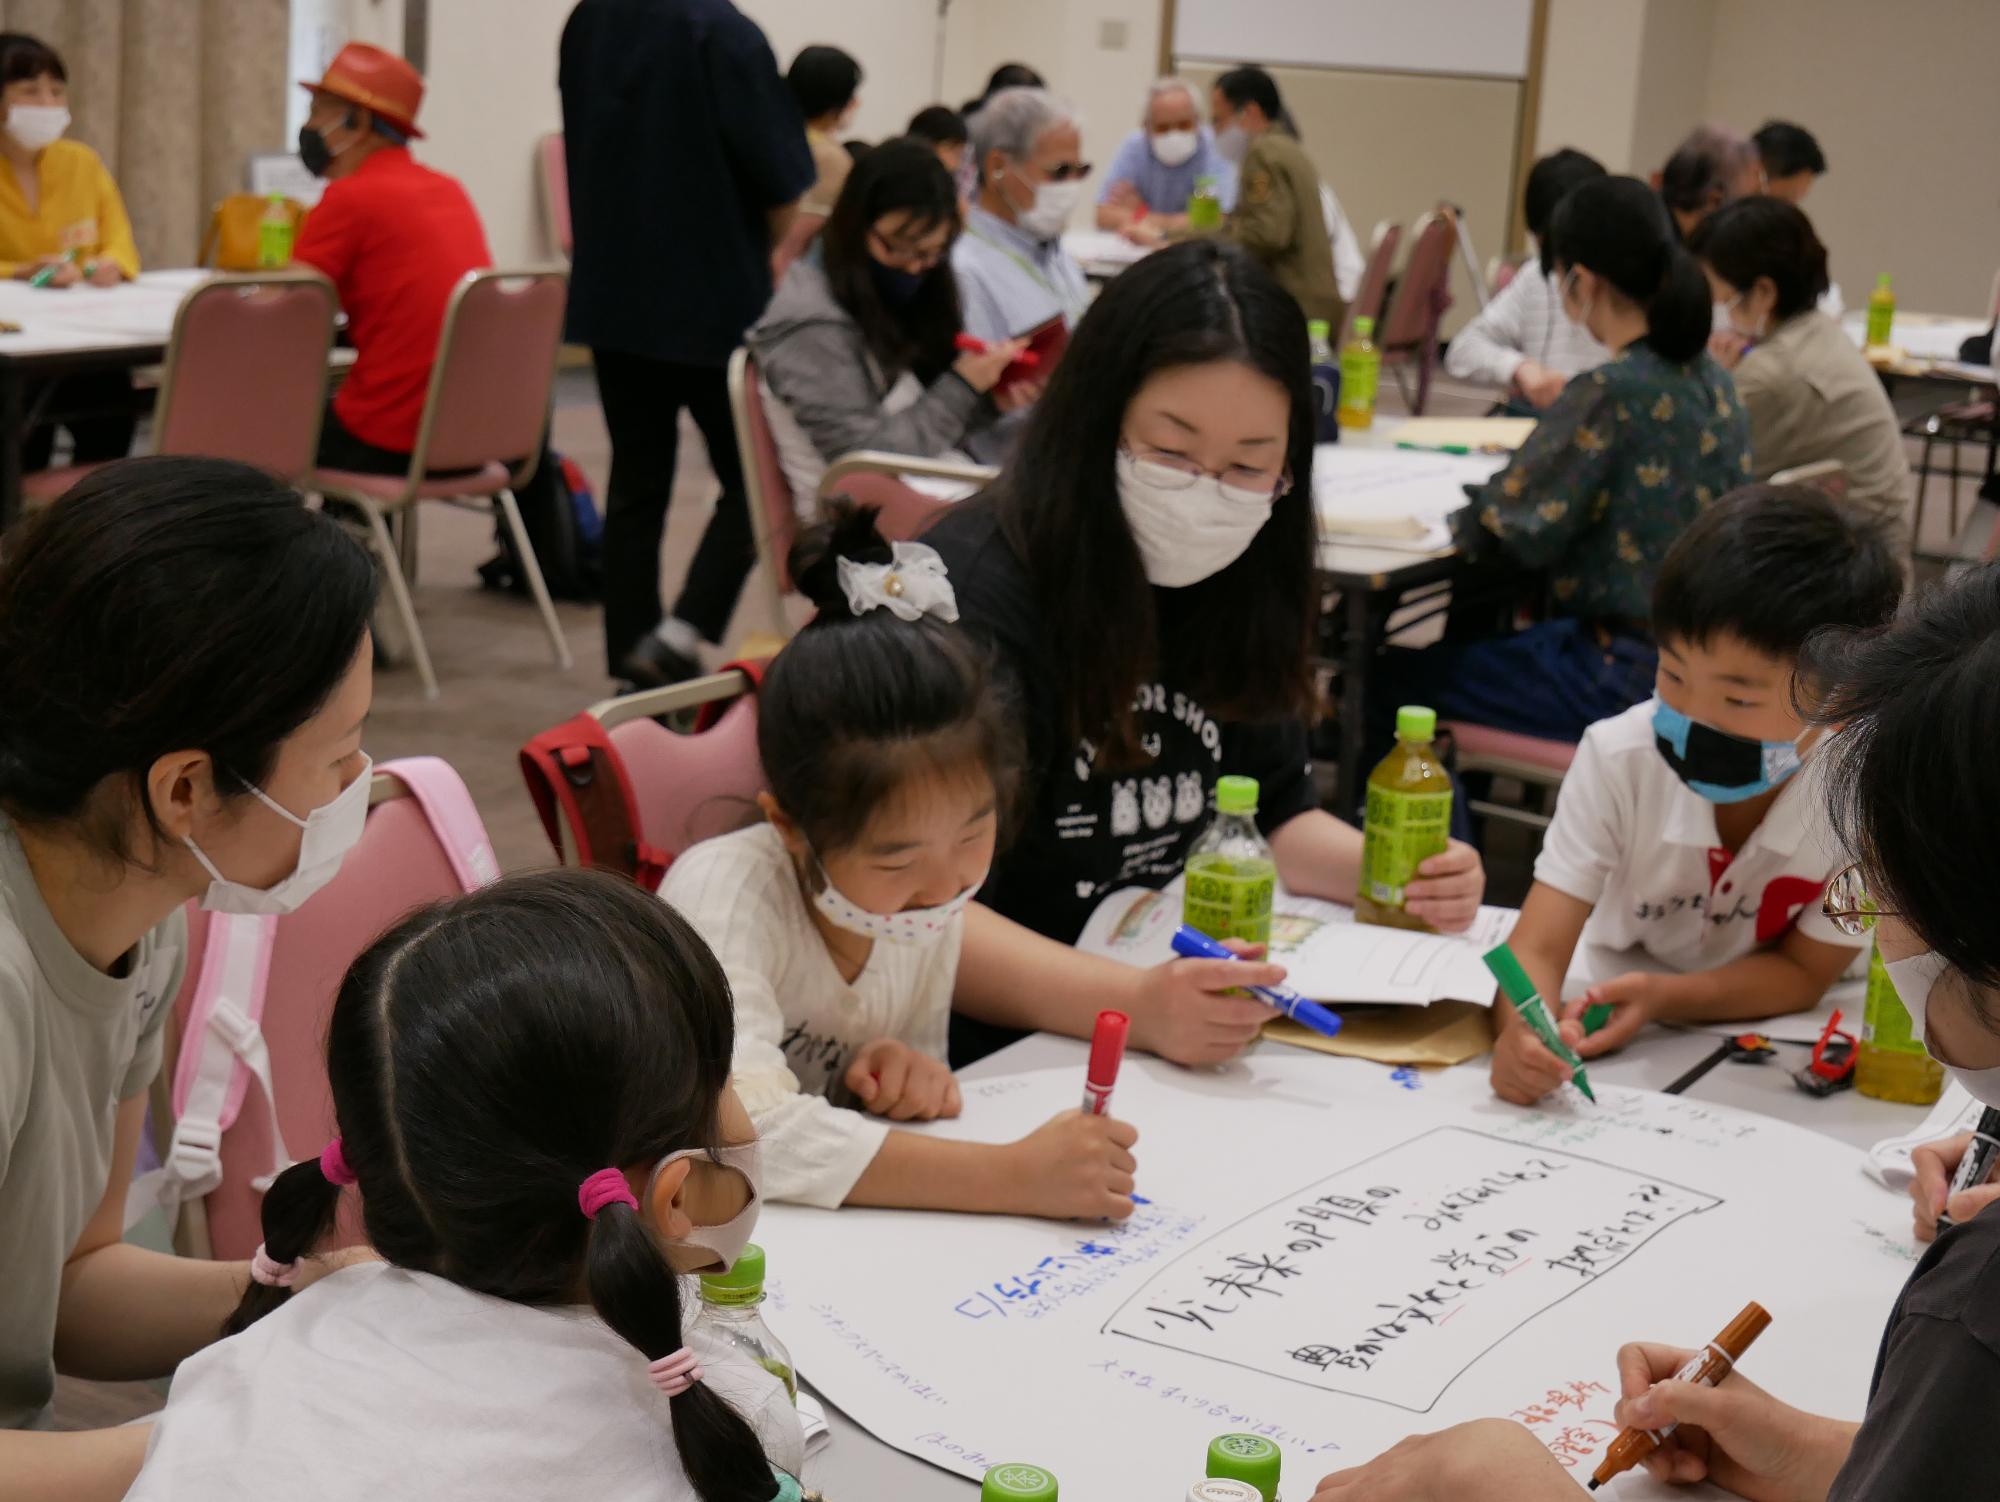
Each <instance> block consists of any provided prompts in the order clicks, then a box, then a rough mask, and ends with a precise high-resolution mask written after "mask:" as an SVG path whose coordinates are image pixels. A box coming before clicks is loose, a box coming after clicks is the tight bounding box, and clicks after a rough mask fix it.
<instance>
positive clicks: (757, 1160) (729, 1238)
mask: <svg viewBox="0 0 2000 1502" xmlns="http://www.w3.org/2000/svg"><path fill="white" fill-rule="evenodd" d="M682 1158H699V1159H701V1160H702V1161H703V1162H705V1163H714V1162H715V1161H716V1159H717V1158H719V1159H721V1161H722V1166H723V1167H724V1168H733V1169H735V1170H736V1171H737V1172H738V1173H740V1174H741V1175H743V1181H744V1182H745V1183H746V1184H748V1185H749V1186H750V1202H749V1203H748V1204H746V1205H745V1206H744V1207H743V1208H742V1209H741V1210H738V1211H737V1212H736V1214H735V1216H734V1217H732V1218H731V1219H729V1220H726V1221H724V1222H723V1223H722V1224H721V1225H719V1226H696V1227H695V1228H694V1229H693V1230H692V1231H689V1232H688V1233H687V1235H685V1236H676V1237H671V1238H667V1239H666V1240H667V1245H668V1246H684V1247H688V1248H690V1249H692V1250H694V1251H697V1252H707V1253H708V1254H709V1255H710V1256H711V1257H713V1258H714V1259H715V1260H716V1262H717V1263H719V1264H720V1265H721V1270H722V1271H723V1272H728V1271H729V1269H730V1268H732V1267H734V1266H735V1265H736V1259H737V1258H738V1257H740V1256H742V1255H743V1248H745V1247H746V1246H748V1245H749V1244H750V1238H751V1237H752V1236H754V1235H755V1234H756V1233H757V1215H758V1212H759V1211H760V1210H762V1209H763V1207H764V1150H763V1147H762V1145H761V1144H760V1143H757V1142H738V1143H733V1144H730V1145H728V1146H725V1147H722V1148H719V1149H717V1151H716V1155H715V1158H711V1157H709V1155H708V1153H707V1151H706V1150H705V1149H703V1148H699V1147H686V1148H682V1149H681V1150H680V1151H679V1152H677V1153H668V1154H667V1155H666V1156H665V1157H664V1158H662V1159H660V1161H659V1162H658V1163H655V1164H654V1165H653V1172H652V1173H651V1175H650V1176H648V1178H647V1180H646V1200H645V1203H646V1204H647V1205H649V1206H650V1205H651V1204H652V1203H653V1185H654V1183H655V1181H657V1180H658V1178H659V1177H660V1170H661V1169H663V1168H665V1167H666V1166H667V1165H668V1164H669V1163H678V1162H679V1161H680V1160H681V1159H682ZM695 1271H697V1272H713V1271H715V1269H714V1268H711V1267H709V1266H707V1265H706V1264H704V1265H702V1266H701V1267H698V1268H696V1269H695Z"/></svg>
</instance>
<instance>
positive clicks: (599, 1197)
mask: <svg viewBox="0 0 2000 1502" xmlns="http://www.w3.org/2000/svg"><path fill="white" fill-rule="evenodd" d="M606 1205H630V1206H631V1207H632V1208H633V1209H634V1210H636V1209H638V1208H639V1197H638V1196H637V1195H636V1194H634V1193H633V1192H632V1186H631V1185H630V1184H628V1183H626V1182H625V1175H624V1174H623V1173H621V1172H620V1171H619V1170H618V1169H615V1168H600V1169H598V1170H597V1172H596V1173H594V1174H592V1175H591V1176H590V1177H589V1178H587V1179H585V1180H584V1181H583V1182H582V1183H581V1184H579V1185H577V1186H576V1207H577V1209H579V1210H581V1211H582V1212H583V1218H584V1219H585V1220H595V1219H597V1212H598V1211H600V1210H602V1209H603V1208H604V1207H605V1206H606Z"/></svg>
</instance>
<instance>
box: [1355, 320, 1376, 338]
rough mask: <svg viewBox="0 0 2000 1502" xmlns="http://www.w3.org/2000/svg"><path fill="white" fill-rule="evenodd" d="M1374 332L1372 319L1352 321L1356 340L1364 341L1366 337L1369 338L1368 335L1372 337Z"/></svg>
mask: <svg viewBox="0 0 2000 1502" xmlns="http://www.w3.org/2000/svg"><path fill="white" fill-rule="evenodd" d="M1374 332H1375V320H1374V319H1372V318H1357V319H1355V320H1354V337H1355V338H1357V339H1366V338H1368V337H1369V336H1370V335H1372V334H1373V333H1374Z"/></svg>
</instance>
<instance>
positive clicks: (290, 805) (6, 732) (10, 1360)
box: [0, 458, 375, 1499]
mask: <svg viewBox="0 0 2000 1502" xmlns="http://www.w3.org/2000/svg"><path fill="white" fill-rule="evenodd" d="M374 599H375V572H374V568H373V566H372V565H371V563H370V561H369V559H368V555H367V553H366V552H365V551H364V550H363V549H362V548H361V547H360V546H359V545H358V544H357V543H355V542H354V541H353V540H352V539H350V538H349V537H348V536H347V535H346V534H345V533H343V532H342V531H341V529H340V528H339V527H338V526H337V525H336V524H335V523H334V522H332V521H331V520H329V519H328V518H326V517H325V516H323V515H321V514H320V513H318V512H314V511H308V510H307V509H306V508H305V506H304V504H303V502H302V501H301V499H300V497H299V495H298V494H297V493H296V492H295V491H293V490H291V489H290V488H288V487H286V486H284V485H282V484H280V483H278V482H277V481H274V480H272V479H271V478H269V477H268V476H266V475H264V474H263V473H262V472H260V471H257V470H254V469H251V468H248V467H247V466H244V465H239V464H233V463H228V462H226V461H222V460H210V459H186V458H159V459H135V460H130V461H127V462H125V463H122V464H116V465H108V466H106V467H104V468H103V469H100V470H98V471H96V472H95V473H93V474H91V475H90V476H88V477H87V478H85V479H84V480H83V481H81V482H80V483H79V484H78V485H77V486H76V487H75V488H74V489H73V490H71V491H70V492H69V493H68V494H67V495H66V496H64V498H63V500H62V502H61V504H59V505H56V506H53V507H50V508H49V509H48V510H46V511H44V512H42V513H40V514H39V515H37V516H36V517H34V518H33V519H32V520H31V521H30V522H29V523H28V524H27V525H26V527H24V528H23V529H22V530H21V531H20V532H19V533H18V534H17V535H15V536H14V537H12V538H10V539H9V545H8V548H7V554H6V561H5V566H4V568H0V703H4V704H5V705H6V717H5V721H4V723H0V1287H4V1288H5V1289H6V1294H5V1297H4V1298H0V1476H4V1477H6V1478H7V1483H6V1486H5V1487H4V1488H0V1489H4V1490H6V1491H7V1494H8V1496H9V1497H10V1499H11V1498H20V1497H26V1498H40V1497H62V1498H64V1499H78V1498H85V1499H87V1498H92V1497H98V1496H103V1497H117V1496H120V1495H122V1494H123V1492H124V1490H125V1487H126V1485H127V1484H128V1483H129V1482H130V1480H131V1478H132V1474H133V1472H134V1471H135V1470H136V1468H137V1466H138V1462H139V1458H140V1454H141V1452H142V1450H143V1448H144V1446H145V1441H146V1435H145V1430H144V1429H143V1428H142V1427H131V1428H124V1429H117V1430H106V1431H100V1432H86V1433H80V1434H75V1433H72V1434H54V1433H44V1432H40V1431H43V1430H46V1429H48V1428H49V1427H50V1424H51V1420H52V1412H51V1399H52V1396H53V1392H54V1385H55V1377H56V1373H57V1372H58V1371H59V1370H60V1371H63V1372H67V1373H71V1374H74V1375H78V1376H84V1377H93V1378H141V1377H159V1376H164V1375H167V1374H168V1373H170V1372H171V1371H172V1370H173V1369H174V1366H175V1364H176V1363H177V1362H178V1361H179V1360H180V1359H181V1358H182V1357H184V1356H186V1355H188V1354H189V1353H191V1352H193V1351H194V1350H196V1349H198V1348H199V1347H201V1346H202V1345H204V1344H206V1343H207V1342H209V1341H210V1340H213V1339H214V1338H215V1336H216V1334H217V1333H218V1331H219V1330H220V1328H221V1323H222V1319H223V1317H224V1316H225V1315H227V1313H228V1312H229V1310H230V1309H231V1307H233V1305H234V1304H235V1302H236V1300H237V1299H238V1298H239V1297H240V1296H241V1295H242V1293H243V1291H244V1288H245V1287H246V1286H247V1284H248V1281H249V1268H248V1265H247V1264H245V1263H240V1262H239V1263H226V1262H224V1263H218V1262H203V1261H194V1260H188V1259H183V1258H178V1257H173V1256H167V1255H162V1254H159V1253H154V1252H149V1251H146V1250H143V1249H141V1248H139V1247H137V1246H128V1245H125V1244H124V1243H123V1242H122V1241H121V1239H120V1238H121V1235H122V1232H123V1229H124V1225H123V1212H124V1204H125V1188H126V1184H127V1182H128V1181H129V1180H130V1178H131V1177H132V1166H133V1161H134V1159H135V1157H136V1155H137V1152H138V1147H139V1139H140V1134H141V1129H142V1126H143V1124H144V1121H145V1115H146V1091H147V1087H148V1086H149V1085H150V1084H151V1082H152V1079H153V1076H154V1075H155V1074H156V1073H157V1072H158V1070H159V1065H160V1057H161V1034H162V1026H163V1023H164V1021H165V1018H166V1014H167V1012H168V1010H169V1009H170V1008H171V1005H172V1002H173V998H174V995H175V993H176V992H177V991H178V990H179V988H180V984H181V980H182V975H183V970H184V965H183V950H184V948H185V945H186V924H185V921H184V919H183V917H182V912H181V909H182V908H183V906H184V905H185V904H186V903H187V902H188V901H189V900H190V899H195V900H198V901H201V902H203V903H204V904H205V905H206V906H208V907H210V908H212V909H214V910H217V911H225V912H287V911H290V910H291V909H293V908H295V907H296V906H297V905H298V904H299V903H300V902H303V901H304V900H305V898H306V897H307V896H309V895H310V894H311V892H312V891H314V890H316V889H317V888H318V887H319V886H321V885H324V883H325V882H326V881H327V880H328V879H330V878H331V877H332V875H333V873H334V871H335V869H336V868H337V867H338V865H339V861H340V857H341V856H342V855H343V854H344V853H345V850H346V848H347V847H348V846H350V845H352V843H353V842H354V839H355V838H356V837H357V836H358V835H359V832H360V827H361V819H362V817H363V816H364V815H365V813H366V803H367V774H368V759H367V757H366V756H365V755H364V754H363V752H362V750H361V731H362V725H363V722H364V720H365V719H366V717H367V713H368V705H369V697H370V689H371V683H370V666H369V652H370V647H369V637H368V618H369V612H370V610H371V609H372V607H373V604H374ZM306 1276H307V1277H308V1278H309V1277H310V1276H312V1270H308V1272H307V1273H306Z"/></svg>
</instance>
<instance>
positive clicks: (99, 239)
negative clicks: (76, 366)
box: [0, 31, 139, 470]
mask: <svg viewBox="0 0 2000 1502" xmlns="http://www.w3.org/2000/svg"><path fill="white" fill-rule="evenodd" d="M0 104H3V105H4V106H5V108H6V119H5V124H4V127H0V157H4V158H5V159H6V170H4V171H0V276H6V277H14V278H18V279H23V280H29V281H34V280H36V279H37V278H40V279H41V280H40V281H39V282H38V285H41V286H44V287H50V288H58V287H68V286H72V285H74V284H76V283H78V282H89V283H91V284H92V285H94V286H99V287H111V286H116V285H117V284H118V283H119V282H122V281H127V280H129V279H130V278H132V277H135V276H137V275H138V274H139V251H138V247H137V246H135V245H134V244H133V243H132V222H131V221H130V220H129V219H127V218H126V217H125V201H124V200H123V199H122V198H120V197H119V195H118V185H117V184H116V183H115V182H113V181H112V180H111V174H110V172H108V171H107V170H106V169H105V166H104V163H103V162H102V161H101V160H100V159H99V158H98V155H97V153H96V152H94V151H92V150H91V149H90V148H89V147H88V146H86V145H84V144H83V143H82V142H81V141H66V140H64V139H63V138H62V137H63V132H64V131H66V130H68V129H69V71H68V70H67V69H66V68H64V67H63V60H62V58H61V57H60V56H58V55H57V53H56V51H55V49H54V48H53V47H50V46H49V45H48V44H46V43H45V42H41V41H38V40H36V39H35V38H34V37H31V36H26V35H24V34H22V33H20V32H13V31H10V32H0ZM27 399H28V409H29V410H30V411H31V412H32V411H38V410H39V411H44V412H48V413H52V414H57V416H56V418H55V420H53V421H50V422H45V423H43V424H41V425H40V426H39V427H37V428H35V429H34V430H33V431H31V432H30V433H28V434H26V435H25V436H24V439H23V442H22V449H21V462H22V467H23V468H25V469H31V470H32V469H41V468H45V467H46V466H47V464H48V462H49V455H50V452H51V450H52V449H53V447H54V444H55V429H56V426H57V423H58V422H59V423H60V425H61V426H63V427H65V428H67V429H68V430H69V433H70V437H71V439H72V440H73V443H74V456H73V457H74V459H75V460H76V462H77V463H86V462H89V461H93V460H99V459H116V458H120V457H122V456H123V455H125V454H127V453H129V452H130V451H131V448H132V429H133V425H134V416H133V405H132V381H131V377H130V375H129V374H128V373H127V372H125V371H123V370H108V371H89V372H85V373H82V374H79V375H73V376H65V377H63V378H61V379H59V380H57V381H54V382H51V383H49V384H48V386H46V387H43V388H39V389H37V388H31V389H30V390H29V391H28V393H27Z"/></svg>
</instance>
